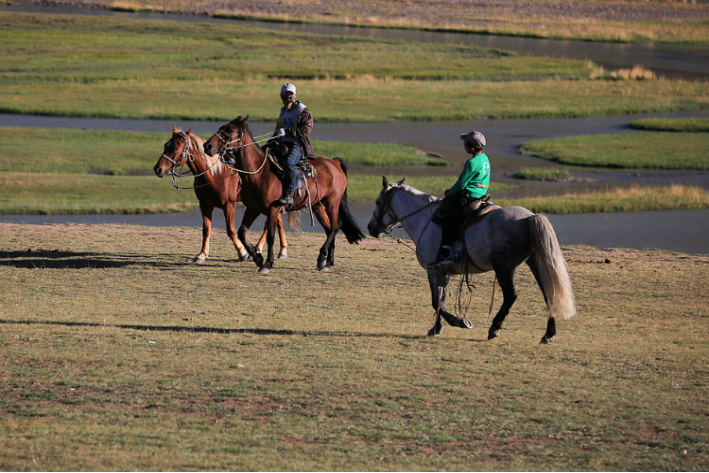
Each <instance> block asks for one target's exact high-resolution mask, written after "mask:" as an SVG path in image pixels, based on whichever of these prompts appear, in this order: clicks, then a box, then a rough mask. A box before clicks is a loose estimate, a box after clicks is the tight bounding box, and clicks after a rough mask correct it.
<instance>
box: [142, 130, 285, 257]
mask: <svg viewBox="0 0 709 473" xmlns="http://www.w3.org/2000/svg"><path fill="white" fill-rule="evenodd" d="M203 145H204V140H203V139H202V138H200V137H199V136H197V135H193V134H192V129H191V128H190V130H189V131H187V133H185V132H183V131H181V130H178V129H177V128H176V127H174V126H173V127H172V138H171V139H170V140H169V141H168V142H167V143H165V148H164V150H163V154H162V156H160V159H158V162H157V163H156V164H155V167H154V168H153V171H155V174H157V176H158V177H160V178H162V177H165V176H166V175H167V174H172V173H174V172H175V168H177V167H180V166H182V165H185V164H186V165H187V166H188V167H189V169H190V171H192V174H194V176H195V179H194V193H195V194H196V195H197V199H199V209H200V211H201V212H202V251H200V253H199V254H198V255H197V256H196V257H195V258H194V262H195V263H197V264H202V263H204V260H206V259H207V257H208V256H209V236H210V234H211V232H212V212H213V211H214V208H215V207H218V208H220V209H222V211H223V212H224V219H225V220H226V231H227V235H229V238H230V239H231V241H232V242H233V243H234V246H235V247H236V251H237V253H238V254H239V261H244V260H245V259H247V258H248V256H249V253H248V252H247V251H246V249H245V248H244V245H242V244H241V242H240V241H239V239H238V238H236V232H235V231H234V204H236V202H238V201H239V200H240V195H239V175H238V174H237V173H236V172H235V171H232V170H231V169H230V168H229V167H227V166H225V165H224V163H223V162H222V161H221V159H219V157H216V158H213V157H211V156H205V155H204V154H203V153H202V146H203ZM276 224H277V225H278V230H279V235H280V239H281V252H280V254H279V255H278V257H279V258H286V257H287V248H288V244H287V243H286V234H285V230H284V229H283V220H282V219H281V216H280V214H279V215H278V220H277V222H276ZM265 241H266V232H265V231H264V234H263V235H262V236H261V239H260V240H259V243H258V245H257V251H258V252H259V253H260V252H261V248H263V245H264V243H265Z"/></svg>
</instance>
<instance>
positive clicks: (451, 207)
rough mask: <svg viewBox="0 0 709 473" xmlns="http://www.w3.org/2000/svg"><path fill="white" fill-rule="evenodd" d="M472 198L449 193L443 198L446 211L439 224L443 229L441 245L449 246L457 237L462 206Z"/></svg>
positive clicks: (471, 200)
mask: <svg viewBox="0 0 709 473" xmlns="http://www.w3.org/2000/svg"><path fill="white" fill-rule="evenodd" d="M474 200H475V199H472V198H470V197H468V196H465V195H462V194H451V195H448V196H447V197H445V198H444V199H443V208H445V209H446V213H445V215H444V217H443V223H442V224H441V227H442V229H443V239H442V240H441V246H448V247H450V245H452V244H453V243H454V242H455V240H456V239H457V238H458V224H459V223H460V218H461V214H462V213H463V208H464V207H465V206H467V205H468V204H470V203H471V202H473V201H474Z"/></svg>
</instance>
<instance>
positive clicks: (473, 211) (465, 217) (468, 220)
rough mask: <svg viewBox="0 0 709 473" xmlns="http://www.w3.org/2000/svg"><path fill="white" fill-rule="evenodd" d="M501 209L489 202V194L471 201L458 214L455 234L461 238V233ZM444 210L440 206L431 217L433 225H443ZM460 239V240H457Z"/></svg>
mask: <svg viewBox="0 0 709 473" xmlns="http://www.w3.org/2000/svg"><path fill="white" fill-rule="evenodd" d="M499 208H501V207H500V206H499V205H497V204H495V203H494V202H492V201H491V200H490V194H486V195H484V196H482V197H481V198H479V199H477V200H474V201H472V202H471V203H469V204H468V205H466V206H465V207H463V211H462V212H461V214H460V219H459V221H458V229H457V233H458V235H459V236H460V237H462V234H463V232H464V231H465V229H466V228H469V227H472V226H473V225H475V224H476V223H478V222H479V221H480V220H482V218H483V217H484V216H485V215H487V214H489V213H490V212H492V211H493V210H497V209H499ZM445 213H446V209H445V208H443V206H440V207H439V208H438V210H437V211H436V213H435V214H434V216H433V223H435V224H436V225H441V224H442V223H443V217H444V216H445ZM457 239H460V238H457Z"/></svg>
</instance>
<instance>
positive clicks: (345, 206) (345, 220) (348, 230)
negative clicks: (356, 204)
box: [333, 158, 366, 243]
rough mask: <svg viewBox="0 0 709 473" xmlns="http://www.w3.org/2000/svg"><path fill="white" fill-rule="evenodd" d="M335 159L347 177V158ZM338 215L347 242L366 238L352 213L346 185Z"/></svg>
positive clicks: (356, 241) (357, 241) (355, 241)
mask: <svg viewBox="0 0 709 473" xmlns="http://www.w3.org/2000/svg"><path fill="white" fill-rule="evenodd" d="M333 161H337V162H338V164H339V165H340V168H342V172H343V173H345V177H347V165H346V164H345V160H344V159H342V158H333ZM338 217H339V219H340V224H341V225H342V228H341V230H342V233H344V234H345V237H347V243H359V242H360V241H362V240H364V239H365V238H366V237H365V236H364V233H362V230H360V228H359V226H358V225H357V221H356V220H355V218H354V216H353V215H352V212H350V205H349V202H348V201H347V187H345V192H344V193H343V194H342V199H341V200H340V208H339V210H338Z"/></svg>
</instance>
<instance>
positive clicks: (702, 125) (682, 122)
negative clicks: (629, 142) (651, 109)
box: [630, 118, 709, 133]
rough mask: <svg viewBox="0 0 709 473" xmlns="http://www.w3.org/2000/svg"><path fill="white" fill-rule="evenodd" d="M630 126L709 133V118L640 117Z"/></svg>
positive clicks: (656, 129)
mask: <svg viewBox="0 0 709 473" xmlns="http://www.w3.org/2000/svg"><path fill="white" fill-rule="evenodd" d="M630 128H636V129H638V130H653V131H679V132H690V133H709V118H640V119H638V120H635V121H633V122H631V123H630Z"/></svg>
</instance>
